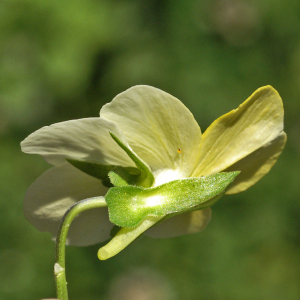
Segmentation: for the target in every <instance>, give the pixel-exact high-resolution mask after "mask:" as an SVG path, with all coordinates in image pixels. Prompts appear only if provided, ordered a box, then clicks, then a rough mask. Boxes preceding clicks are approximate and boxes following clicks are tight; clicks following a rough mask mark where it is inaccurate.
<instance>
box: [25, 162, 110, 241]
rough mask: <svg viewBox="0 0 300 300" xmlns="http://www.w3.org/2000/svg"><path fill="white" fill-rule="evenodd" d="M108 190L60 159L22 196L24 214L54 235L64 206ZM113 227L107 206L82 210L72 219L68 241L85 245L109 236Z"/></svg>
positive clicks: (64, 208) (66, 207)
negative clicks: (61, 162)
mask: <svg viewBox="0 0 300 300" xmlns="http://www.w3.org/2000/svg"><path fill="white" fill-rule="evenodd" d="M107 190H108V189H107V188H106V187H104V186H103V185H102V183H101V181H100V180H98V179H96V178H94V177H91V176H89V175H87V174H85V173H83V172H81V171H79V170H78V169H76V168H75V167H73V166H72V165H70V164H69V163H63V164H60V165H58V166H55V167H52V168H51V169H49V170H48V171H46V172H45V173H44V174H43V175H42V176H40V177H39V178H38V179H37V180H36V181H35V182H34V183H33V184H32V185H31V186H30V187H29V188H28V190H27V192H26V194H25V199H24V214H25V217H26V219H27V220H28V221H29V222H30V223H31V224H32V225H33V226H35V227H36V228H37V229H38V230H40V231H48V232H51V233H52V234H53V235H54V236H56V234H57V232H58V226H59V223H60V220H61V218H62V217H63V215H64V214H65V212H66V211H67V209H69V208H70V207H71V206H72V205H73V204H74V203H76V202H78V201H79V200H83V199H86V198H91V197H96V196H103V195H105V194H106V192H107ZM112 227H113V224H112V223H111V222H109V219H108V211H107V208H96V209H93V210H88V211H85V212H83V213H81V214H80V215H79V216H78V217H76V219H74V221H73V222H72V225H71V227H70V230H69V233H68V243H69V244H71V245H75V246H87V245H92V244H96V243H99V242H101V241H105V240H107V239H108V238H109V237H110V230H111V228H112Z"/></svg>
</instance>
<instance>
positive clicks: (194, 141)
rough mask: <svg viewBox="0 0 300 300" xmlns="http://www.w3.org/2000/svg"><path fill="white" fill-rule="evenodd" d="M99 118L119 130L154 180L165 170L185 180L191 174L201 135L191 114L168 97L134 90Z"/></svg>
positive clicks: (140, 88) (117, 99) (105, 108)
mask: <svg viewBox="0 0 300 300" xmlns="http://www.w3.org/2000/svg"><path fill="white" fill-rule="evenodd" d="M100 117H101V118H104V119H106V120H109V121H111V122H113V123H115V124H116V125H117V126H118V127H119V128H120V129H121V130H122V132H123V133H124V135H125V136H126V139H127V141H128V143H129V145H130V146H131V148H132V149H133V150H134V151H135V152H136V153H137V155H138V156H139V157H140V158H141V159H142V160H144V161H145V162H147V163H148V165H149V166H150V168H151V169H152V170H153V172H154V175H156V177H157V176H158V173H159V172H160V171H162V170H166V169H167V170H174V174H175V173H176V174H175V175H174V174H173V175H174V177H175V178H182V177H188V176H189V175H190V174H191V173H192V171H193V170H194V168H195V162H197V161H198V159H199V150H200V148H199V146H200V141H201V131H200V128H199V126H198V124H197V122H196V121H195V119H194V117H193V115H192V113H191V112H190V111H189V110H188V109H187V108H186V107H185V106H184V105H183V104H182V103H181V102H180V101H179V100H178V99H176V98H175V97H173V96H171V95H170V94H168V93H166V92H163V91H161V90H159V89H156V88H154V87H150V86H144V85H140V86H135V87H132V88H130V89H128V90H127V91H125V92H123V93H121V94H119V95H117V96H116V97H115V98H114V99H113V100H112V102H111V103H109V104H106V105H104V106H103V107H102V109H101V111H100ZM161 183H163V182H160V184H161Z"/></svg>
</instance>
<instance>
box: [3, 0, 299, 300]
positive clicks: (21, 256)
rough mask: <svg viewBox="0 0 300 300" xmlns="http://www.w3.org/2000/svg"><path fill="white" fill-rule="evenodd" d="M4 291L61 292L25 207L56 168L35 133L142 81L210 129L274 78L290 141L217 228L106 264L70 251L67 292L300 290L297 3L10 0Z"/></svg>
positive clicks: (105, 295) (172, 295) (197, 295)
mask: <svg viewBox="0 0 300 300" xmlns="http://www.w3.org/2000/svg"><path fill="white" fill-rule="evenodd" d="M0 74H1V80H0V139H1V140H0V191H1V201H0V208H1V217H0V225H1V226H0V299H1V300H2V299H3V300H6V299H7V300H15V299H16V300H17V299H18V300H19V299H22V300H33V299H41V298H51V297H55V285H54V280H53V262H54V243H53V241H51V239H50V235H49V234H47V233H40V232H38V231H37V230H36V229H35V228H33V227H32V226H31V225H30V224H29V223H28V222H27V221H26V220H25V219H24V216H23V213H22V198H23V195H24V194H25V191H26V189H27V188H28V186H29V185H30V184H31V183H32V182H33V181H34V180H35V179H36V178H37V177H38V176H39V175H41V174H42V173H43V171H45V170H46V169H47V168H49V167H50V166H49V165H47V163H45V162H44V161H43V160H42V158H41V157H38V156H33V155H26V154H23V153H21V151H20V146H19V143H20V141H21V140H23V139H24V138H25V137H26V136H27V135H28V134H30V133H31V132H33V131H34V130H37V129H39V128H40V127H42V126H45V125H50V124H52V123H54V122H60V121H65V120H68V119H77V118H83V117H90V116H98V113H99V110H100V108H101V106H102V105H103V104H105V103H106V102H109V101H111V99H112V98H113V97H114V96H115V95H116V94H118V93H120V92H122V91H124V90H125V89H127V88H129V87H131V86H133V85H136V84H148V85H153V86H155V87H158V88H160V89H162V90H164V91H167V92H169V93H170V94H172V95H174V96H176V97H177V98H179V99H180V100H181V101H182V102H183V103H184V104H185V105H186V106H187V107H188V108H189V109H190V110H191V111H192V112H193V114H194V116H195V118H196V120H197V121H198V123H199V124H200V126H201V129H202V131H204V130H205V129H206V128H207V127H208V126H209V124H210V123H211V122H212V121H213V120H215V119H216V118H217V117H219V116H220V115H222V114H224V113H226V112H228V111H230V110H231V109H233V108H236V107H237V106H238V105H239V104H240V103H241V102H242V101H244V100H245V99H246V98H247V97H248V96H249V95H250V94H251V93H252V92H253V91H254V90H256V89H257V88H258V87H261V86H263V85H266V84H271V85H272V86H274V87H275V88H276V89H277V90H278V91H279V93H280V94H281V96H282V98H283V101H284V106H285V131H286V132H287V134H288V142H287V145H286V148H285V150H284V152H283V154H282V156H281V157H280V159H279V161H278V162H277V164H276V165H275V167H274V168H273V169H272V170H271V172H270V173H269V174H268V175H267V176H266V177H264V178H263V179H262V180H261V181H259V183H257V184H256V185H255V186H254V187H252V188H251V189H249V190H247V191H245V192H243V193H241V194H238V195H235V196H226V197H224V198H223V199H222V200H221V201H220V202H218V203H217V204H216V205H215V206H214V207H213V217H212V220H211V222H210V224H209V225H208V227H207V229H206V230H205V231H204V232H202V233H200V234H196V235H190V236H183V237H178V238H173V239H163V240H159V239H151V238H149V237H142V238H139V239H138V240H137V241H135V242H134V243H133V244H131V245H130V246H129V247H128V248H126V249H125V250H124V251H123V252H121V253H120V254H119V255H117V256H116V257H114V258H111V259H109V260H108V261H104V262H100V261H99V260H98V258H97V257H96V253H97V250H98V248H99V247H98V246H97V245H96V246H92V247H86V248H76V247H69V248H67V279H68V282H69V293H70V299H71V300H76V299H78V300H79V299H84V300H97V299H99V300H100V299H105V300H128V299H131V300H142V299H143V300H144V299H147V300H160V299H165V300H166V299H188V300H196V299H197V300H198V299H203V300H206V299H207V300H208V299H209V300H215V299H216V300H227V299H228V300H241V299H242V300H244V299H245V300H248V299H249V300H250V299H251V300H253V299H257V300H265V299H273V300H279V299H280V300H296V299H300V201H299V196H300V184H299V167H300V158H299V157H300V2H299V1H298V0H272V1H271V0H265V1H259V0H257V1H255V0H253V1H246V0H245V1H244V0H189V1H186V0H143V1H138V0H131V1H129V0H72V1H71V0H2V1H1V3H0Z"/></svg>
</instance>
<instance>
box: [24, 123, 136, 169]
mask: <svg viewBox="0 0 300 300" xmlns="http://www.w3.org/2000/svg"><path fill="white" fill-rule="evenodd" d="M109 132H112V133H114V134H115V135H116V136H117V137H118V138H119V139H120V140H121V141H122V142H123V143H124V144H127V142H126V139H125V137H124V136H123V134H122V132H121V131H120V130H119V129H118V127H117V126H116V125H115V124H113V123H111V122H109V121H106V120H102V119H100V118H87V119H79V120H71V121H66V122H61V123H56V124H53V125H51V126H45V127H43V128H41V129H39V130H37V131H35V132H34V133H32V134H30V135H29V136H28V137H27V138H26V139H25V140H24V141H23V142H22V143H21V147H22V151H23V152H26V153H34V154H40V155H42V156H43V157H44V159H45V160H46V161H47V162H48V163H50V164H53V165H57V164H60V163H62V162H65V159H66V158H70V159H76V160H83V161H89V162H98V163H100V164H111V165H122V166H134V163H133V162H132V161H131V159H130V158H129V157H128V156H127V154H126V153H125V152H124V151H123V150H122V149H121V148H120V147H119V146H118V145H117V143H116V142H115V141H114V140H113V138H112V137H111V136H110V134H109Z"/></svg>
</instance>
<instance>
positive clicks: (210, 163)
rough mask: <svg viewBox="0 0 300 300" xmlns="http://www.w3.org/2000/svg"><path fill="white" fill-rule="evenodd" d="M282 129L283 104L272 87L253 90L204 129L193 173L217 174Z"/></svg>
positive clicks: (200, 174) (270, 139)
mask: <svg viewBox="0 0 300 300" xmlns="http://www.w3.org/2000/svg"><path fill="white" fill-rule="evenodd" d="M282 130H283V105H282V100H281V98H280V96H279V94H278V93H277V91H276V90H275V89H273V88H272V87H271V86H265V87H262V88H260V89H258V90H256V91H255V92H254V93H253V94H252V95H251V96H250V97H249V98H248V99H247V100H246V101H245V102H244V103H242V104H241V105H240V106H239V107H238V108H237V109H235V110H232V111H231V112H229V113H227V114H225V115H223V116H221V117H220V118H218V119H217V120H216V121H214V122H213V123H212V124H211V125H210V126H209V127H208V129H207V130H206V131H205V132H204V134H203V136H202V142H201V150H200V159H199V165H198V167H197V168H196V170H195V172H194V173H193V176H205V175H209V174H213V173H218V172H220V171H222V170H225V169H226V168H228V167H229V166H231V165H233V164H234V163H236V162H237V161H239V160H240V159H242V158H244V157H245V156H247V155H249V154H251V153H252V152H254V151H255V150H257V149H258V148H260V147H262V146H264V145H266V144H268V143H269V142H271V141H272V140H274V139H276V138H277V137H278V135H279V134H280V133H281V131H282Z"/></svg>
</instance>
